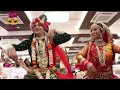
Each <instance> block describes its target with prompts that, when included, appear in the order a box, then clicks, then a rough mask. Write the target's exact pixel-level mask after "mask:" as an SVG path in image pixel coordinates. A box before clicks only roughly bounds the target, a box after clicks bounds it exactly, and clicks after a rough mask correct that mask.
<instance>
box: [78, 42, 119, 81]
mask: <svg viewBox="0 0 120 90" xmlns="http://www.w3.org/2000/svg"><path fill="white" fill-rule="evenodd" d="M98 48H99V51H100V53H102V54H103V46H98ZM115 53H120V47H119V46H116V45H114V44H112V43H107V44H106V45H105V57H106V58H105V65H101V64H100V62H99V57H98V53H97V48H96V45H95V44H94V42H89V43H88V44H87V45H86V46H85V47H84V48H83V49H82V50H81V51H80V52H79V54H78V55H82V56H83V57H84V58H85V59H87V60H88V61H90V62H91V63H92V64H93V65H94V67H95V68H96V70H97V77H96V78H95V79H118V77H117V76H116V75H114V74H113V69H112V65H113V63H114V56H115ZM82 69H83V68H82ZM84 70H85V69H84ZM85 79H91V78H90V77H89V75H88V74H86V75H85Z"/></svg>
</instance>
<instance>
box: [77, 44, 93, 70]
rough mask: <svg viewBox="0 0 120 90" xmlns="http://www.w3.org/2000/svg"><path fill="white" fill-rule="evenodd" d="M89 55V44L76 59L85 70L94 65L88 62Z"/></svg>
mask: <svg viewBox="0 0 120 90" xmlns="http://www.w3.org/2000/svg"><path fill="white" fill-rule="evenodd" d="M87 53H88V44H87V45H86V46H85V47H84V48H83V49H82V50H81V51H80V52H79V53H78V54H77V55H76V59H77V61H78V63H80V65H82V66H84V67H85V69H88V68H89V67H90V66H92V63H90V62H89V61H88V60H86V59H85V57H87Z"/></svg>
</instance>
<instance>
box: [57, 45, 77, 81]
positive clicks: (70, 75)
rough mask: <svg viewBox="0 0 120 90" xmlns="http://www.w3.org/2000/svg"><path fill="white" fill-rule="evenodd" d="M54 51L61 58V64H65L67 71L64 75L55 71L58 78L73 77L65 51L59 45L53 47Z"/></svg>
mask: <svg viewBox="0 0 120 90" xmlns="http://www.w3.org/2000/svg"><path fill="white" fill-rule="evenodd" d="M55 52H56V53H57V54H58V56H59V57H60V59H61V60H62V62H63V64H64V65H65V67H66V69H67V71H68V73H67V74H66V75H63V74H61V73H59V72H56V71H55V73H56V75H57V76H58V78H59V79H74V78H75V76H74V75H73V74H72V72H71V66H70V64H69V60H68V59H67V56H66V54H65V52H64V51H63V50H62V49H61V48H60V47H59V46H56V47H55Z"/></svg>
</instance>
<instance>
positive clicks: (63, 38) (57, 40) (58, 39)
mask: <svg viewBox="0 0 120 90" xmlns="http://www.w3.org/2000/svg"><path fill="white" fill-rule="evenodd" d="M33 35H34V34H32V35H31V36H30V37H29V38H28V39H27V40H24V41H22V42H21V43H20V44H18V45H16V44H12V45H13V47H14V48H15V50H16V51H24V50H28V51H29V55H30V56H31V52H32V51H31V42H32V39H33ZM70 39H71V35H69V34H67V33H64V34H58V33H56V34H55V36H54V37H53V42H54V45H55V46H57V45H59V44H62V43H65V42H67V41H69V40H70ZM31 59H32V58H31Z"/></svg>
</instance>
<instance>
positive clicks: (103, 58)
mask: <svg viewBox="0 0 120 90" xmlns="http://www.w3.org/2000/svg"><path fill="white" fill-rule="evenodd" d="M96 49H97V53H98V56H99V63H100V65H102V66H105V58H106V57H105V49H106V48H105V46H103V54H101V53H100V50H99V48H98V46H97V45H96Z"/></svg>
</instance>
